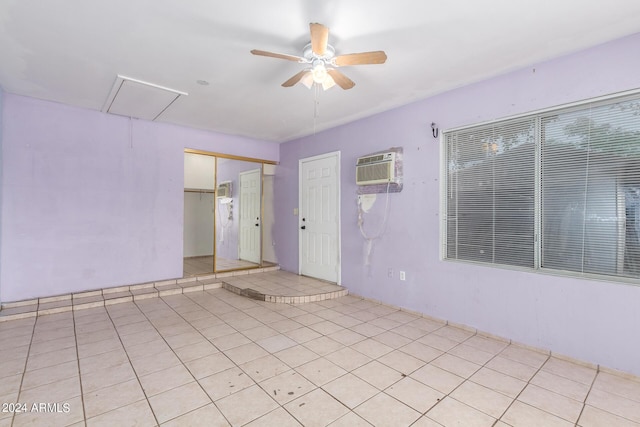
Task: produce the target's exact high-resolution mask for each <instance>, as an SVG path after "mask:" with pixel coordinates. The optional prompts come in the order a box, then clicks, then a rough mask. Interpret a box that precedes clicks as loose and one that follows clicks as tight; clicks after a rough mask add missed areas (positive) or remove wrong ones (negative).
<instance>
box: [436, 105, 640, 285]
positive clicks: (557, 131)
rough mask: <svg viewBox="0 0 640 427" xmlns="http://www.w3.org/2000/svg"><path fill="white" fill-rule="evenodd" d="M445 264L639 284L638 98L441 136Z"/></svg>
mask: <svg viewBox="0 0 640 427" xmlns="http://www.w3.org/2000/svg"><path fill="white" fill-rule="evenodd" d="M444 142H445V147H446V152H445V165H444V167H445V168H446V173H445V179H446V185H445V187H446V192H447V193H446V197H445V198H444V203H445V212H446V218H445V222H446V226H445V227H444V230H443V231H444V239H443V244H444V246H445V251H444V254H445V257H446V258H447V259H452V260H464V261H475V262H482V263H490V264H497V265H509V266H518V267H526V268H531V269H549V270H554V271H558V272H565V273H567V274H571V275H576V274H577V275H598V276H602V275H605V276H609V277H622V278H632V279H638V278H640V99H638V97H636V98H626V99H619V100H609V101H607V102H598V103H589V104H584V105H583V106H580V107H574V108H571V109H559V110H556V111H553V112H546V113H542V114H536V115H531V116H529V117H522V118H519V119H514V120H508V121H503V122H497V123H493V124H491V125H483V126H477V127H471V128H465V129H461V130H457V131H451V132H445V134H444Z"/></svg>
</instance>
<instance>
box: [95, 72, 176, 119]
mask: <svg viewBox="0 0 640 427" xmlns="http://www.w3.org/2000/svg"><path fill="white" fill-rule="evenodd" d="M187 95H188V94H187V93H186V92H181V91H179V90H175V89H170V88H167V87H163V86H159V85H156V84H153V83H148V82H145V81H142V80H136V79H132V78H129V77H125V76H120V75H119V76H118V78H117V79H116V81H115V82H114V84H113V87H112V88H111V92H110V93H109V97H108V98H107V102H105V104H104V107H103V108H102V111H103V112H105V113H110V114H117V115H120V116H126V117H134V118H137V119H144V120H150V121H154V120H156V119H157V118H158V117H160V115H161V114H162V113H163V112H164V111H165V110H166V109H167V108H169V107H170V106H171V104H173V103H174V102H175V101H176V100H177V99H178V98H179V97H181V96H187Z"/></svg>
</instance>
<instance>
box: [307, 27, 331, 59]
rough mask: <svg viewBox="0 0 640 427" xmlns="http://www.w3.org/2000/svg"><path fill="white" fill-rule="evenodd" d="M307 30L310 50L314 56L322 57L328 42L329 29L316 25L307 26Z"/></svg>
mask: <svg viewBox="0 0 640 427" xmlns="http://www.w3.org/2000/svg"><path fill="white" fill-rule="evenodd" d="M309 28H310V29H311V50H312V51H313V53H315V54H316V55H319V56H322V55H324V54H325V52H326V51H327V43H328V42H329V29H328V28H327V27H325V26H324V25H322V24H316V23H311V24H309Z"/></svg>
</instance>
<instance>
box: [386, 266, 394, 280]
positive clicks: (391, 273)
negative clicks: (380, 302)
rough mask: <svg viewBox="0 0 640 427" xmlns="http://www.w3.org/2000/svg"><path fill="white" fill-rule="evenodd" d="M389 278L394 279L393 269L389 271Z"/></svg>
mask: <svg viewBox="0 0 640 427" xmlns="http://www.w3.org/2000/svg"><path fill="white" fill-rule="evenodd" d="M387 277H389V278H393V268H390V269H388V270H387Z"/></svg>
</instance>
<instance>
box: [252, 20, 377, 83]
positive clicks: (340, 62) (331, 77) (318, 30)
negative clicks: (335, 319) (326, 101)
mask: <svg viewBox="0 0 640 427" xmlns="http://www.w3.org/2000/svg"><path fill="white" fill-rule="evenodd" d="M309 30H310V33H311V42H310V43H309V44H307V45H306V46H305V47H304V48H303V50H302V56H295V55H288V54H283V53H274V52H268V51H264V50H258V49H254V50H252V51H251V53H252V54H254V55H259V56H268V57H271V58H278V59H285V60H287V61H294V62H298V63H300V64H308V65H310V67H308V68H306V69H304V70H302V71H300V72H299V73H298V74H296V75H294V76H293V77H291V78H290V79H289V80H287V81H285V82H284V83H283V84H282V86H284V87H291V86H294V85H295V84H296V83H298V82H301V83H302V84H303V85H305V86H306V87H308V88H311V87H312V86H313V85H314V84H315V85H319V86H322V88H323V89H324V90H327V89H330V88H332V87H333V86H334V85H336V84H337V85H338V86H340V87H341V88H342V89H345V90H346V89H351V88H352V87H354V86H355V85H356V84H355V83H354V82H353V80H351V79H350V78H349V77H347V76H345V75H344V74H343V73H342V72H340V71H338V70H337V69H336V68H337V67H343V66H349V65H364V64H384V62H385V61H386V60H387V55H386V54H385V53H384V52H383V51H381V50H378V51H373V52H362V53H350V54H346V55H339V56H335V54H336V50H335V48H334V47H333V46H331V45H330V44H329V43H328V42H329V28H327V27H325V26H324V25H322V24H317V23H311V24H309Z"/></svg>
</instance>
